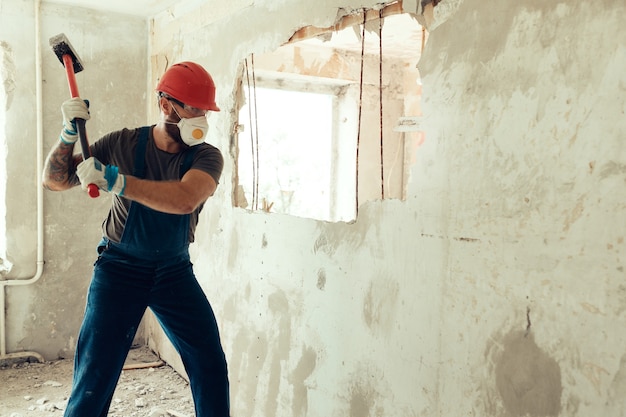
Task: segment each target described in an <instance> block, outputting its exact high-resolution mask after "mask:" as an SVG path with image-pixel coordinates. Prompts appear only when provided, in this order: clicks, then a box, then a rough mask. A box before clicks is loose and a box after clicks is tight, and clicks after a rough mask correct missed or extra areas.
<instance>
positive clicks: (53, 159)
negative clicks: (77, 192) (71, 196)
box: [47, 142, 83, 186]
mask: <svg viewBox="0 0 626 417" xmlns="http://www.w3.org/2000/svg"><path fill="white" fill-rule="evenodd" d="M73 150H74V145H68V144H65V143H63V142H60V143H59V145H58V146H57V147H56V148H54V149H53V150H52V152H50V155H48V161H47V177H48V178H49V179H50V180H51V181H53V182H57V183H67V184H69V185H71V186H75V185H79V184H80V180H79V179H78V176H77V175H76V166H77V165H78V164H79V163H80V162H81V161H82V160H83V158H82V156H81V155H72V152H73Z"/></svg>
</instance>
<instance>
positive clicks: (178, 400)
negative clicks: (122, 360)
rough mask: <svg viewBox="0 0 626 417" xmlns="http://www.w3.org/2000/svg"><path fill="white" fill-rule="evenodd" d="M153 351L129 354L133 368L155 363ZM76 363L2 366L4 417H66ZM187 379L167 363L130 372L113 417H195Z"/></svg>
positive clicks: (115, 401) (0, 413)
mask: <svg viewBox="0 0 626 417" xmlns="http://www.w3.org/2000/svg"><path fill="white" fill-rule="evenodd" d="M155 362H157V363H158V362H159V358H158V357H157V356H155V354H154V353H153V352H152V351H150V349H149V348H147V347H138V348H135V349H132V350H131V351H130V352H129V355H128V358H127V360H126V366H127V367H135V366H139V367H142V366H145V365H146V364H152V365H154V363H155ZM72 365H73V364H72V360H69V359H65V360H59V361H51V362H47V363H38V362H34V363H28V362H23V363H14V364H7V363H0V417H61V416H62V415H63V410H64V408H65V404H66V403H67V398H68V397H69V394H70V389H71V382H72ZM193 415H194V411H193V401H192V399H191V391H190V389H189V385H188V384H187V381H186V380H185V379H183V378H182V377H181V376H180V375H179V374H178V373H176V372H175V371H174V370H173V369H172V368H171V367H169V366H168V365H166V364H163V365H162V366H153V367H148V368H139V369H126V370H124V371H123V373H122V376H121V378H120V380H119V383H118V385H117V389H116V391H115V394H114V395H113V402H112V403H111V409H110V410H109V414H108V416H109V417H192V416H193Z"/></svg>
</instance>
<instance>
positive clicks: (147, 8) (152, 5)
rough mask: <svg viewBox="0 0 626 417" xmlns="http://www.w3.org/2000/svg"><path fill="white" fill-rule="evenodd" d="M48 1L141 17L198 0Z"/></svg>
mask: <svg viewBox="0 0 626 417" xmlns="http://www.w3.org/2000/svg"><path fill="white" fill-rule="evenodd" d="M43 1H44V2H46V3H57V4H64V5H69V6H77V7H84V8H86V9H93V10H100V11H105V12H116V13H123V14H130V15H134V16H140V17H145V18H148V17H151V16H154V15H156V14H158V13H160V12H162V11H164V10H167V9H168V8H170V7H172V6H174V5H180V4H181V3H189V2H192V1H196V2H197V1H198V0H104V1H103V0H43Z"/></svg>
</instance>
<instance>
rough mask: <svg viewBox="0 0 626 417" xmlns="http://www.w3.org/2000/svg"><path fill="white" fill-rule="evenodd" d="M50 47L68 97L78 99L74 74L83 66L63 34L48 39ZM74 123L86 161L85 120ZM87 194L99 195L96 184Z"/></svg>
mask: <svg viewBox="0 0 626 417" xmlns="http://www.w3.org/2000/svg"><path fill="white" fill-rule="evenodd" d="M50 46H52V50H53V51H54V53H55V54H56V56H57V57H58V58H59V61H61V63H62V64H63V66H64V67H65V72H66V74H67V83H68V85H69V88H70V95H71V96H72V98H74V97H80V96H79V94H78V85H77V84H76V76H75V74H76V73H77V72H81V71H82V70H83V64H82V62H81V61H80V58H79V57H78V54H77V53H76V52H75V51H74V48H72V45H71V44H70V41H69V40H68V39H67V37H66V36H65V35H64V34H63V33H61V34H58V35H56V36H53V37H52V38H50ZM74 122H75V123H76V129H77V130H78V138H79V140H80V147H81V149H82V152H83V159H84V160H87V158H89V157H91V151H90V150H89V141H88V140H87V130H86V129H85V119H78V118H77V119H75V120H74ZM87 192H88V193H89V196H90V197H92V198H96V197H98V196H99V195H100V191H99V190H98V186H97V185H96V184H89V185H88V186H87Z"/></svg>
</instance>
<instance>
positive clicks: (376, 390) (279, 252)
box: [152, 0, 626, 416]
mask: <svg viewBox="0 0 626 417" xmlns="http://www.w3.org/2000/svg"><path fill="white" fill-rule="evenodd" d="M348 3H350V4H346V3H345V2H344V3H343V4H339V3H337V2H333V1H324V2H321V3H316V4H315V6H312V5H311V4H310V3H309V2H272V3H271V4H269V2H260V3H259V2H255V4H254V5H249V4H247V3H246V4H244V3H242V4H240V5H239V7H236V6H235V7H232V8H231V10H230V12H226V11H224V10H220V11H221V12H222V14H219V13H218V15H217V16H216V18H215V19H214V20H212V21H210V22H205V23H203V24H200V25H199V26H198V27H197V28H196V29H193V28H192V26H193V25H190V24H189V23H190V22H194V23H198V17H197V16H198V15H200V14H202V13H196V14H194V17H193V18H189V19H186V18H184V17H181V18H179V19H177V20H171V18H170V17H169V16H166V17H162V18H157V19H156V20H155V31H154V32H155V36H154V37H153V38H152V42H153V45H152V51H153V57H152V61H153V63H162V62H164V57H167V58H168V60H170V61H175V60H176V59H181V58H192V59H198V60H200V61H201V62H203V63H204V64H206V65H207V66H208V67H209V68H210V69H211V71H212V72H213V73H214V75H215V76H216V79H217V83H218V85H219V86H221V89H220V91H218V96H219V100H220V103H222V104H223V106H222V108H230V107H232V105H233V97H232V93H233V91H234V88H235V84H236V77H237V74H236V70H237V68H238V63H239V62H240V60H242V59H243V58H245V57H246V56H247V55H248V54H250V53H260V52H265V51H268V50H271V49H273V48H275V47H277V46H278V45H280V44H281V43H282V42H284V41H286V40H287V39H288V38H289V37H290V36H291V34H292V33H293V32H294V31H295V30H296V29H298V28H300V27H301V26H304V25H308V24H312V25H317V26H329V25H330V24H332V22H333V20H334V18H335V15H336V13H335V10H336V9H337V8H338V7H344V8H345V9H346V10H349V9H352V10H357V9H359V8H360V7H362V6H374V4H363V3H362V2H361V3H358V4H356V3H354V2H348ZM410 3H411V2H407V7H408V8H411V7H417V6H416V5H412V4H410ZM439 6H441V7H442V10H444V11H445V13H443V14H438V13H437V9H435V11H434V13H432V16H430V18H431V19H432V20H429V22H430V23H431V26H430V27H431V28H432V29H433V30H432V32H431V33H430V40H429V43H428V45H427V48H426V51H425V54H424V55H423V57H422V59H421V61H420V65H419V67H420V72H421V75H422V77H423V93H424V96H423V98H424V102H423V113H424V118H423V120H424V121H423V126H424V130H425V131H426V141H425V143H424V145H423V146H422V147H420V148H419V150H418V151H417V157H416V163H415V167H414V168H413V172H412V175H411V184H410V185H409V197H408V199H407V201H406V202H404V203H402V202H396V201H386V202H385V203H380V202H378V203H368V204H366V205H365V207H364V208H363V209H362V210H361V211H360V212H359V218H358V220H357V221H356V223H354V224H330V223H322V222H314V221H308V220H303V219H296V218H290V217H285V216H277V215H266V214H260V213H255V214H251V213H248V212H246V211H244V210H239V209H236V210H230V209H228V210H224V209H223V208H220V207H219V206H220V204H219V200H223V201H228V200H229V195H230V193H231V191H232V190H231V189H230V187H231V184H230V183H229V182H228V181H223V182H222V184H221V186H220V190H219V191H218V194H217V195H216V198H214V200H213V202H211V204H210V205H209V206H208V210H207V211H206V214H205V221H207V222H208V223H209V229H208V233H207V234H205V235H203V236H201V237H200V239H199V241H198V245H197V254H198V256H199V257H198V260H197V261H196V266H197V267H198V268H199V269H200V271H202V272H201V275H202V276H203V278H202V282H203V285H204V286H205V288H206V289H207V291H208V292H209V294H210V297H212V300H213V304H214V307H215V308H216V310H217V314H218V318H219V319H220V323H221V328H222V335H223V340H224V346H225V348H226V350H227V352H228V355H229V357H230V369H231V379H232V380H233V406H234V410H235V411H236V412H237V413H240V414H242V415H252V416H261V415H307V413H308V415H350V416H367V415H370V416H372V415H420V416H421V415H424V416H426V415H445V416H447V415H484V416H522V415H532V416H556V415H562V416H564V415H568V416H570V415H573V416H575V415H581V416H582V415H620V413H623V412H624V408H623V407H624V403H623V400H621V398H623V396H624V394H625V393H624V391H623V387H624V382H623V381H624V379H623V373H624V371H623V369H622V368H623V366H622V363H623V359H622V358H623V357H624V352H625V351H626V339H625V337H624V336H623V332H622V331H621V329H622V328H623V325H624V314H623V311H624V301H623V300H624V297H623V294H624V285H623V278H624V266H623V260H622V257H621V255H620V253H621V252H623V250H624V233H625V230H624V228H625V226H624V224H625V223H624V221H623V219H624V217H625V216H624V215H625V214H626V213H625V208H624V205H623V203H622V201H623V200H624V197H625V195H624V193H625V192H624V180H625V177H624V170H623V169H622V168H623V166H624V165H625V162H626V161H625V158H626V156H625V154H624V149H623V136H624V133H625V122H624V108H625V103H626V101H625V99H624V94H622V93H623V91H624V88H625V85H626V84H625V82H626V81H625V79H624V75H623V74H624V72H623V71H622V68H623V67H624V64H626V56H625V55H624V47H623V45H624V44H626V42H624V39H625V36H626V33H625V32H624V29H623V25H622V24H621V23H620V22H619V16H621V15H622V14H623V12H624V5H623V4H622V3H620V2H617V1H611V0H606V1H603V2H601V4H597V5H594V6H592V5H590V4H570V3H565V2H557V3H550V4H546V3H545V2H538V1H534V0H526V1H521V2H517V3H516V4H515V5H514V6H511V5H509V4H487V3H483V2H478V1H470V0H466V1H464V2H445V1H444V2H442V3H440V4H439V5H438V6H437V7H439ZM442 15H443V17H442ZM234 22H236V23H237V24H234ZM161 29H163V32H162V31H161ZM172 34H175V35H174V38H176V36H178V37H179V39H187V38H190V39H193V40H194V42H191V43H189V42H183V43H181V42H178V41H171V39H172V36H171V35H172ZM217 39H220V42H217V41H216V40H217ZM198 44H201V45H202V46H201V47H199V46H198ZM216 56H219V57H220V59H219V60H215V59H214V57H216ZM153 76H154V74H153ZM221 116H222V118H221V119H220V120H219V121H218V122H216V125H215V126H214V130H213V133H212V137H213V138H214V140H215V141H216V142H217V143H218V144H221V148H222V149H229V145H230V142H229V141H230V140H231V138H230V135H229V132H230V128H229V126H230V125H231V123H232V122H233V121H232V120H229V117H227V116H228V115H225V114H222V115H221ZM232 167H233V161H232V159H231V161H230V163H227V170H226V172H225V175H226V178H228V176H229V175H230V174H231V170H232V169H233V168H232ZM213 253H217V254H218V255H217V256H215V255H211V254H213ZM202 254H205V256H202ZM303 369H305V370H306V372H303Z"/></svg>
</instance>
